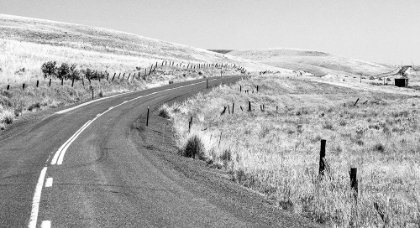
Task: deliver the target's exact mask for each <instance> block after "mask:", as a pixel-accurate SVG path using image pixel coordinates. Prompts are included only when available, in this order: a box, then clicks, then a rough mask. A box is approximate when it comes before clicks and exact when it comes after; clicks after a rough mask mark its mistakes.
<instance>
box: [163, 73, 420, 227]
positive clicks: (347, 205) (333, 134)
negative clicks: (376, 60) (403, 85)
mask: <svg viewBox="0 0 420 228" xmlns="http://www.w3.org/2000/svg"><path fill="white" fill-rule="evenodd" d="M312 79H314V77H312V78H311V80H306V79H304V78H303V77H293V76H290V77H278V76H274V77H273V76H261V77H253V78H251V79H250V80H243V81H240V82H239V83H238V84H235V85H230V86H220V87H218V88H215V89H214V90H213V91H211V92H210V93H209V94H206V95H205V96H203V95H202V94H199V95H197V96H196V97H194V98H191V99H189V100H187V101H185V102H183V103H176V104H173V105H171V106H167V105H164V107H163V108H164V109H166V110H167V111H168V113H170V116H171V117H172V120H173V122H174V128H175V130H176V132H177V134H176V136H177V140H178V146H179V148H180V151H184V155H188V154H185V153H187V152H191V151H192V150H191V148H196V149H194V150H195V151H197V153H198V154H197V158H200V159H202V160H205V161H206V162H207V164H209V166H211V167H214V168H218V169H222V170H225V171H226V172H227V173H228V174H229V176H230V178H231V179H232V181H236V182H238V183H240V184H242V185H244V186H246V187H248V188H251V189H253V190H256V191H259V192H261V193H262V194H264V195H265V196H266V197H267V200H269V201H271V202H272V203H273V205H276V206H278V207H281V208H283V209H285V210H289V211H291V212H294V213H298V214H301V215H303V216H306V217H308V218H311V219H313V220H315V221H317V222H319V223H323V224H328V225H327V227H415V224H419V221H420V214H419V208H420V195H419V194H418V190H417V188H418V186H419V184H420V166H419V164H420V160H419V156H418V152H419V148H420V137H419V135H418V134H416V132H418V130H419V129H418V128H419V121H418V120H419V117H420V115H419V114H420V112H418V110H417V107H418V106H419V105H420V103H419V100H418V98H417V97H414V96H406V95H398V94H396V93H397V92H398V91H394V92H393V93H384V92H381V91H379V90H377V91H375V92H373V91H371V90H370V89H366V90H360V88H348V87H342V86H336V85H331V84H327V83H322V82H317V81H314V80H312ZM315 79H316V78H315ZM365 85H368V84H365ZM257 86H258V87H259V91H258V92H257V90H256V87H257ZM371 87H372V86H371ZM377 87H381V86H377ZM382 87H384V88H385V87H386V86H382ZM240 88H241V89H242V92H241V91H240ZM393 88H395V87H393ZM244 91H249V93H244ZM359 99H360V100H359ZM356 100H359V102H358V103H357V104H355V101H356ZM249 101H250V102H251V108H252V111H248V102H249ZM223 110H225V111H223ZM191 117H192V118H193V126H192V129H191V131H189V129H188V126H189V125H188V121H189V120H190V118H191ZM195 136H197V137H198V139H199V141H201V142H202V145H203V149H201V150H198V149H199V147H198V146H195V147H194V146H193V147H192V146H191V145H199V143H194V144H193V143H192V142H196V141H193V139H194V137H195ZM321 139H326V140H327V142H326V145H327V146H326V163H327V164H328V165H327V167H328V168H327V170H328V171H326V177H324V178H323V180H322V181H320V179H319V176H318V167H319V151H320V140H321ZM187 148H188V150H187ZM352 167H354V168H357V178H358V199H357V203H356V202H355V200H354V197H353V191H352V189H351V188H350V178H349V171H350V168H352ZM374 205H377V208H378V209H375V206H374ZM381 215H382V216H383V217H382V218H381ZM350 224H353V225H350Z"/></svg>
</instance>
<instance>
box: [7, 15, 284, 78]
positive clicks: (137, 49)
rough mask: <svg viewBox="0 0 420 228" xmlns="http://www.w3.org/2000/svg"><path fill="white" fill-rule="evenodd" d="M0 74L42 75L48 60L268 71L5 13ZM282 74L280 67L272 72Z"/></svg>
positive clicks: (187, 49) (118, 68) (111, 68)
mask: <svg viewBox="0 0 420 228" xmlns="http://www.w3.org/2000/svg"><path fill="white" fill-rule="evenodd" d="M0 52H1V54H0V76H1V78H2V80H0V81H4V79H5V78H6V79H8V80H9V81H10V80H15V79H16V77H15V76H16V75H19V77H20V78H25V80H27V79H29V78H33V77H34V76H36V75H41V71H40V66H41V65H42V63H44V62H46V61H57V62H59V63H60V62H68V63H77V64H78V66H79V67H81V68H86V67H89V68H93V69H95V70H99V71H105V70H107V71H108V72H117V73H118V72H125V73H130V72H133V71H136V68H138V67H141V68H143V69H144V68H146V67H150V64H153V63H155V62H161V61H165V60H166V61H174V62H176V63H178V64H179V65H180V66H181V65H182V64H185V65H186V64H188V63H196V64H197V63H231V64H236V65H237V66H238V65H240V66H242V67H244V68H246V69H247V70H248V71H254V70H255V71H256V70H261V69H265V68H267V67H269V66H264V65H263V64H261V63H254V62H252V61H249V60H244V59H241V58H237V57H235V58H232V57H227V56H224V55H223V54H220V53H215V52H211V51H208V50H204V49H200V48H194V47H191V46H187V45H181V44H174V43H170V42H165V41H161V40H156V39H151V38H147V37H143V36H139V35H135V34H130V33H125V32H120V31H115V30H110V29H104V28H96V27H90V26H85V25H78V24H69V23H61V22H55V21H48V20H41V19H33V18H25V17H18V16H11V15H1V14H0ZM272 69H276V70H281V69H277V68H274V67H273V68H272Z"/></svg>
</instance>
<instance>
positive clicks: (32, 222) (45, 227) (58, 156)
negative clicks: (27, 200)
mask: <svg viewBox="0 0 420 228" xmlns="http://www.w3.org/2000/svg"><path fill="white" fill-rule="evenodd" d="M200 83H204V82H199V83H194V84H190V85H185V86H179V87H176V88H173V89H167V90H163V91H161V92H165V91H170V90H174V89H179V88H182V87H186V86H192V85H197V84H200ZM156 93H158V92H153V93H151V94H148V95H146V96H150V95H153V94H156ZM119 95H122V94H118V95H114V96H110V97H105V98H101V99H98V100H94V101H89V102H86V103H84V104H81V105H78V106H75V107H73V108H69V109H66V110H62V111H60V112H56V113H57V114H62V113H66V112H70V111H72V110H74V109H77V108H79V107H83V106H85V105H88V104H91V103H93V102H96V101H100V100H103V99H108V98H111V97H115V96H119ZM142 97H145V96H139V97H136V98H133V99H131V100H129V101H134V100H137V99H139V98H142ZM127 102H128V101H125V102H123V103H121V104H119V105H117V106H113V107H110V108H108V110H106V111H105V112H103V113H101V114H98V115H97V116H96V117H95V118H94V119H93V120H89V121H88V122H86V123H85V124H84V125H83V126H82V127H81V128H80V129H79V130H78V131H76V133H74V135H73V136H71V137H70V138H69V139H68V140H67V141H66V142H65V143H64V144H63V145H61V147H60V148H59V149H58V151H57V152H56V153H55V154H54V157H53V159H52V161H51V164H52V165H55V164H58V165H61V164H62V162H63V159H64V154H65V152H66V150H67V148H68V147H69V146H70V145H71V143H72V142H73V141H74V140H75V139H76V138H77V137H78V136H79V135H80V134H81V133H82V132H83V131H84V130H85V129H86V128H87V127H88V126H89V125H90V124H91V123H92V122H93V121H95V120H96V119H97V118H99V117H100V116H102V115H103V114H105V113H107V112H109V111H111V110H112V109H113V108H116V107H118V106H121V105H123V104H125V103H127ZM48 159H49V158H48ZM46 173H47V167H44V168H43V169H42V170H41V173H40V175H39V178H38V182H37V184H36V187H35V193H34V197H33V200H32V210H31V217H30V218H29V225H28V227H29V228H36V224H37V220H38V212H39V204H40V202H41V192H42V186H43V185H44V180H45V175H46ZM52 182H53V178H47V181H46V183H45V187H51V186H52ZM50 227H51V221H49V220H45V221H42V224H41V228H50Z"/></svg>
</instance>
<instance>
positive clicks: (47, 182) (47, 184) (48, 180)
mask: <svg viewBox="0 0 420 228" xmlns="http://www.w3.org/2000/svg"><path fill="white" fill-rule="evenodd" d="M52 183H53V179H52V177H49V178H47V181H46V182H45V187H46V188H49V187H51V186H52Z"/></svg>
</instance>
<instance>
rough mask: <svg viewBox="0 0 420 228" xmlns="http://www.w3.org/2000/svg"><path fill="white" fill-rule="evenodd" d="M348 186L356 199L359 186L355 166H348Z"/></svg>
mask: <svg viewBox="0 0 420 228" xmlns="http://www.w3.org/2000/svg"><path fill="white" fill-rule="evenodd" d="M350 187H351V190H352V191H353V195H354V198H355V199H356V200H357V195H358V193H359V186H358V183H357V168H350Z"/></svg>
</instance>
